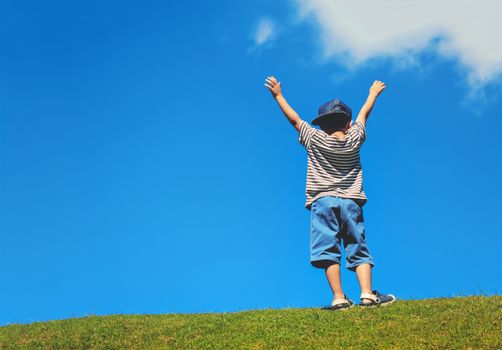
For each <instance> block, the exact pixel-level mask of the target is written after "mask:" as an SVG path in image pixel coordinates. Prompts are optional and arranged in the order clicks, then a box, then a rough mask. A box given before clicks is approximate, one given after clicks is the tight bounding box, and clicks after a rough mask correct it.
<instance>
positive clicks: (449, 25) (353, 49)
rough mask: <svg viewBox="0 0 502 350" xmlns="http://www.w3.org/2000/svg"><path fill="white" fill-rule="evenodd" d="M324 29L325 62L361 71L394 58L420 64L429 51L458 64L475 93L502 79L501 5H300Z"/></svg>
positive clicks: (488, 1) (466, 1)
mask: <svg viewBox="0 0 502 350" xmlns="http://www.w3.org/2000/svg"><path fill="white" fill-rule="evenodd" d="M295 1H296V3H297V5H298V8H299V13H300V17H301V18H303V19H305V18H306V17H311V18H313V19H314V20H315V22H316V23H317V24H318V25H319V28H320V31H321V36H320V44H321V46H322V50H323V51H322V52H323V58H324V59H332V58H337V59H338V60H340V61H342V62H343V63H344V64H345V65H346V66H347V67H352V68H354V67H357V66H359V65H361V64H364V63H366V62H368V61H369V60H371V59H374V58H380V57H389V58H392V59H395V60H396V62H397V63H398V64H399V65H401V66H402V65H403V64H405V62H411V63H413V64H416V59H415V58H416V57H417V56H418V55H419V54H420V53H421V52H423V51H425V50H434V52H436V53H437V54H438V55H441V56H443V57H447V58H452V59H455V60H457V61H458V63H459V65H460V68H461V69H462V70H463V71H464V72H465V74H466V78H467V80H468V82H469V84H470V86H471V87H472V88H475V89H476V88H479V87H482V86H484V85H486V84H488V83H490V82H493V81H495V80H497V79H499V78H500V77H501V73H502V41H501V40H500V33H501V32H502V21H500V19H499V17H500V13H502V2H500V1H498V0H478V1H473V0H442V1H437V0H359V1H353V0H295Z"/></svg>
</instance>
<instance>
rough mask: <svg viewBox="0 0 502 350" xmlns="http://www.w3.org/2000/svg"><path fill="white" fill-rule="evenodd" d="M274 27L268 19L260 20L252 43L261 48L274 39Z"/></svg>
mask: <svg viewBox="0 0 502 350" xmlns="http://www.w3.org/2000/svg"><path fill="white" fill-rule="evenodd" d="M274 32H275V25H274V22H272V20H271V19H269V18H261V19H260V20H259V22H258V26H257V28H256V32H255V34H254V42H255V45H257V46H262V45H264V44H265V43H267V42H269V41H271V40H272V39H273V38H274Z"/></svg>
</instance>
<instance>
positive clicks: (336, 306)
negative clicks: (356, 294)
mask: <svg viewBox="0 0 502 350" xmlns="http://www.w3.org/2000/svg"><path fill="white" fill-rule="evenodd" d="M353 306H354V303H353V302H352V300H350V299H349V298H347V296H346V295H344V296H343V298H338V299H333V302H332V303H331V306H326V307H323V310H347V309H350V308H351V307H353Z"/></svg>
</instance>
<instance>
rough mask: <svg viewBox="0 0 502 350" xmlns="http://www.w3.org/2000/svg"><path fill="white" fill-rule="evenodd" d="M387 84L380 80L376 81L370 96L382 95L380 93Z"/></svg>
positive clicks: (371, 88)
mask: <svg viewBox="0 0 502 350" xmlns="http://www.w3.org/2000/svg"><path fill="white" fill-rule="evenodd" d="M385 88H386V86H385V83H384V82H382V81H380V80H375V81H374V82H373V85H371V87H370V95H374V96H375V97H376V96H378V95H380V93H381V92H382V91H383V89H385Z"/></svg>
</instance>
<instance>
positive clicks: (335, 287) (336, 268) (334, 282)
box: [324, 264, 345, 299]
mask: <svg viewBox="0 0 502 350" xmlns="http://www.w3.org/2000/svg"><path fill="white" fill-rule="evenodd" d="M324 271H325V272H326V277H327V278H328V282H329V286H330V287H331V290H332V291H333V294H334V295H335V299H343V297H344V295H345V294H344V293H343V290H342V281H341V278H340V264H333V265H331V266H329V267H328V268H326V269H325V270H324Z"/></svg>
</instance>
